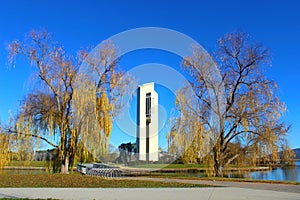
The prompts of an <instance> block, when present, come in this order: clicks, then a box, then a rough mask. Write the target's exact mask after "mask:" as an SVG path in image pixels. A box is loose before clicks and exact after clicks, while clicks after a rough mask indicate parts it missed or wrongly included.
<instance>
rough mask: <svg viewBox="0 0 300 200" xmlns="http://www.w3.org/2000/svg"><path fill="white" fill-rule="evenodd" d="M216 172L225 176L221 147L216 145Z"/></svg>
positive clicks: (218, 175) (217, 174)
mask: <svg viewBox="0 0 300 200" xmlns="http://www.w3.org/2000/svg"><path fill="white" fill-rule="evenodd" d="M213 151H214V174H215V176H217V177H222V176H223V163H222V159H221V158H222V156H221V151H220V149H218V148H216V147H214V148H213Z"/></svg>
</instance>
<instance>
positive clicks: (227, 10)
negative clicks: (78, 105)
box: [0, 0, 300, 148]
mask: <svg viewBox="0 0 300 200" xmlns="http://www.w3.org/2000/svg"><path fill="white" fill-rule="evenodd" d="M0 2H1V6H0V19H1V20H0V121H2V122H6V121H7V119H8V117H9V113H14V112H15V111H16V110H17V106H18V102H19V101H20V100H21V99H22V97H23V96H24V95H25V94H26V92H28V89H27V88H29V86H30V82H29V76H30V74H31V69H30V67H29V65H28V64H26V63H24V62H19V63H17V65H16V66H15V67H14V68H8V66H7V51H6V46H7V44H8V43H9V42H10V41H11V40H13V39H22V38H23V36H24V34H25V33H26V32H28V31H30V30H31V29H40V28H46V29H47V30H48V31H49V32H52V33H53V34H54V38H55V39H56V40H58V41H60V42H61V43H62V44H64V46H65V47H66V49H67V50H68V51H69V52H73V53H75V52H76V51H77V50H78V49H81V48H84V47H87V46H90V45H92V46H96V45H97V44H99V43H100V42H101V41H103V40H105V39H107V38H109V37H111V36H112V35H115V34H117V33H119V32H122V31H125V30H128V29H133V28H139V27H149V26H150V27H164V28H169V29H173V30H176V31H179V32H182V33H184V34H186V35H188V36H190V37H192V38H193V39H195V40H196V41H197V42H198V43H200V44H201V45H202V46H203V47H204V48H205V49H206V50H208V51H213V50H214V49H215V48H216V45H217V40H218V38H220V37H222V36H223V35H224V34H225V33H227V32H231V31H234V30H236V29H240V30H243V31H245V32H248V33H249V34H251V35H252V37H253V38H254V39H255V40H257V41H260V42H262V43H263V44H264V45H265V46H266V47H268V48H269V49H270V51H271V53H272V61H273V62H272V68H270V69H268V71H267V72H266V75H267V76H268V77H269V78H270V79H273V80H275V81H276V82H277V83H278V85H279V88H280V91H279V95H280V98H281V100H283V101H284V102H285V103H286V105H287V108H288V111H287V113H286V116H285V117H284V120H285V121H287V122H288V123H290V124H292V129H291V131H290V133H289V135H288V140H289V143H290V145H291V147H293V148H296V147H300V135H299V134H300V124H299V119H300V118H299V113H300V106H299V102H300V91H299V89H300V83H299V77H300V64H299V57H300V50H299V47H300V37H299V36H300V14H299V8H300V1H297V0H281V1H279V0H273V1H268V0H251V1H250V0H244V1H233V0H226V1H221V0H220V1H215V0H211V1H201V0H198V1H197V0H195V1H183V0H182V1H179V0H177V1H176V0H174V1H167V0H165V1H163V0H151V1H147V0H145V1H138V0H136V1H134V0H128V1H122V0H118V1H116V0H112V1H111V0H105V1H100V0H99V1H90V0H87V1H56V0H53V1H44V2H42V1H38V0H36V1H30V0H28V1H24V2H23V1H18V0H12V1H4V0H3V1H2V0H1V1H0ZM150 62H154V63H162V64H165V65H168V66H170V67H174V69H179V67H178V66H179V64H180V58H179V57H177V56H175V55H172V54H169V53H166V52H161V51H155V50H148V51H141V52H139V51H137V52H132V53H130V54H129V55H126V56H124V59H123V60H122V61H121V67H122V68H123V69H124V70H130V69H131V68H132V67H135V66H138V65H141V64H143V63H150ZM158 90H159V91H162V92H164V93H166V92H167V93H168V94H169V93H170V92H168V91H167V89H165V88H162V87H160V88H158ZM173 99H174V97H172V94H171V93H170V95H167V97H165V98H162V99H161V100H160V103H161V104H162V105H163V106H165V107H166V110H169V109H171V108H172V106H173V102H172V100H173ZM113 131H114V132H113V133H112V141H113V143H114V144H115V145H118V144H119V143H120V142H122V141H134V139H133V138H132V137H128V136H125V135H124V136H122V137H120V135H119V134H120V131H119V130H118V129H117V128H116V127H114V129H113ZM160 139H161V140H163V139H164V135H162V136H160ZM160 143H161V142H160ZM161 145H162V144H161Z"/></svg>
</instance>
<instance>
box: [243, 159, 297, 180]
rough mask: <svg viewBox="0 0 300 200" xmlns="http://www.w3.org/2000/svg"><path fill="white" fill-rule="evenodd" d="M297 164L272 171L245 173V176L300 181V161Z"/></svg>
mask: <svg viewBox="0 0 300 200" xmlns="http://www.w3.org/2000/svg"><path fill="white" fill-rule="evenodd" d="M295 164H296V166H293V167H285V168H280V167H278V168H276V169H274V170H270V171H260V172H250V173H246V174H244V178H250V179H259V180H280V181H297V182H300V161H297V162H296V163H295Z"/></svg>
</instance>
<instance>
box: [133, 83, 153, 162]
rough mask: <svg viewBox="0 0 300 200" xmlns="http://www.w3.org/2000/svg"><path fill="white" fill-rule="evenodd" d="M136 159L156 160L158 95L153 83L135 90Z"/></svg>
mask: <svg viewBox="0 0 300 200" xmlns="http://www.w3.org/2000/svg"><path fill="white" fill-rule="evenodd" d="M136 145H137V160H143V161H158V95H157V93H156V92H155V90H154V83H146V84H143V85H141V86H139V87H138V91H137V141H136Z"/></svg>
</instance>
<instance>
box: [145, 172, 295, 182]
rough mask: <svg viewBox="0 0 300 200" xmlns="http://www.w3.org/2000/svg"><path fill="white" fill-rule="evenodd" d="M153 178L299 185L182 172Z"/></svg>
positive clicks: (153, 175)
mask: <svg viewBox="0 0 300 200" xmlns="http://www.w3.org/2000/svg"><path fill="white" fill-rule="evenodd" d="M145 177H153V178H171V179H184V180H204V181H229V182H252V183H270V184H289V185H300V182H296V181H275V180H257V179H245V178H226V177H188V176H186V175H184V174H159V173H157V174H151V175H150V176H145Z"/></svg>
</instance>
